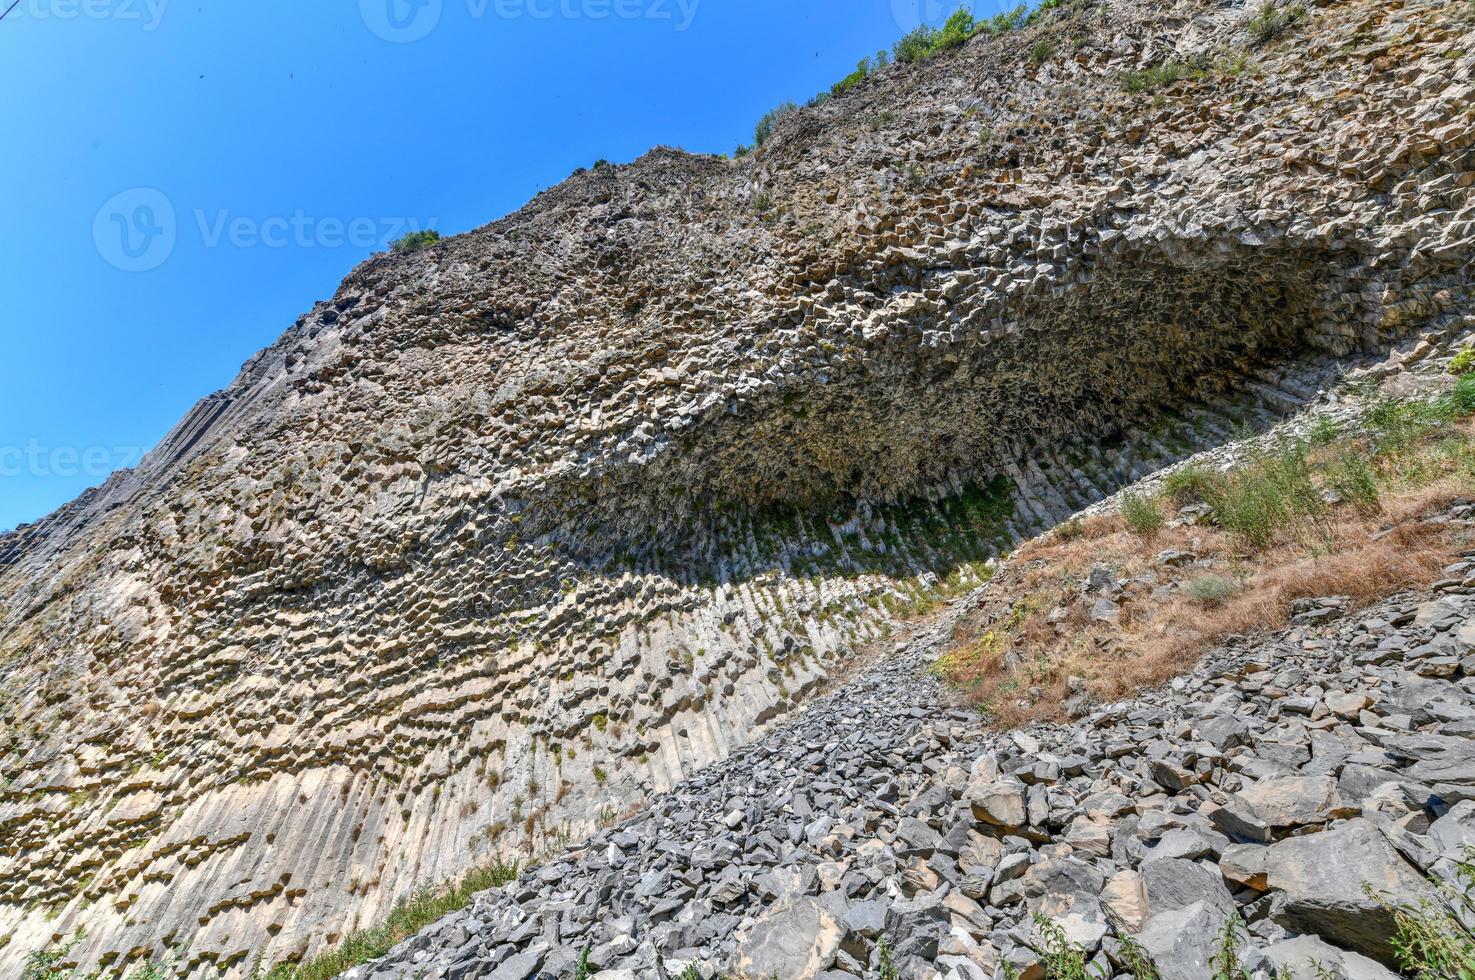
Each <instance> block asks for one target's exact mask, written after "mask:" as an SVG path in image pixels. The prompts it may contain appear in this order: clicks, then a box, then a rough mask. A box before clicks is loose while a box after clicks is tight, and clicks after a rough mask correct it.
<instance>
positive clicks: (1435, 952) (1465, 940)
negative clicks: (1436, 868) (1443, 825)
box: [1363, 844, 1475, 980]
mask: <svg viewBox="0 0 1475 980" xmlns="http://www.w3.org/2000/svg"><path fill="white" fill-rule="evenodd" d="M1463 850H1464V854H1465V859H1464V860H1462V861H1457V862H1455V881H1454V882H1453V883H1451V882H1444V881H1439V880H1437V879H1433V878H1431V879H1430V882H1429V883H1430V884H1431V885H1433V886H1434V888H1435V890H1436V891H1437V892H1438V894H1439V895H1440V898H1441V902H1440V904H1437V905H1436V904H1435V903H1433V902H1430V901H1428V900H1425V901H1423V902H1422V903H1420V904H1419V905H1418V906H1410V905H1400V904H1391V903H1389V902H1388V900H1387V898H1386V897H1385V896H1381V895H1379V894H1378V893H1377V892H1375V891H1374V890H1373V887H1372V886H1371V885H1364V886H1363V889H1364V891H1365V892H1366V893H1367V894H1368V896H1369V897H1370V898H1372V899H1373V900H1374V901H1380V902H1383V904H1384V907H1386V908H1388V909H1390V910H1391V911H1392V912H1393V920H1394V923H1395V925H1396V927H1397V928H1396V932H1395V934H1394V937H1393V940H1392V943H1391V945H1392V947H1393V954H1394V956H1396V957H1397V959H1398V965H1399V966H1400V967H1401V968H1402V969H1403V970H1404V972H1405V973H1408V974H1411V975H1413V976H1415V977H1419V978H1421V980H1423V978H1427V980H1434V978H1436V977H1438V978H1443V977H1456V978H1459V980H1470V978H1475V931H1472V930H1471V928H1470V927H1469V926H1468V925H1466V923H1467V922H1471V921H1475V848H1472V847H1471V846H1470V845H1469V844H1466V845H1465V846H1464V849H1463Z"/></svg>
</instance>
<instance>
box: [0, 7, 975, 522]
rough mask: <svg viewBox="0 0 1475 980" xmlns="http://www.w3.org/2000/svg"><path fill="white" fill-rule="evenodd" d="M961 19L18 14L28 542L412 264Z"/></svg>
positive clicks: (847, 10)
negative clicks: (260, 368) (355, 292)
mask: <svg viewBox="0 0 1475 980" xmlns="http://www.w3.org/2000/svg"><path fill="white" fill-rule="evenodd" d="M0 2H3V3H4V4H5V5H9V3H10V2H11V0H0ZM919 4H921V5H922V6H923V7H924V8H925V9H923V10H920V11H919V10H918V9H917V8H918V5H919ZM998 6H999V4H998V3H997V2H996V0H994V2H990V0H983V2H979V3H976V4H974V9H975V12H977V13H979V14H986V13H988V14H991V13H993V12H995V11H996V9H997V8H998ZM951 7H955V4H950V5H948V6H944V3H943V2H942V0H254V2H251V3H245V2H241V0H20V2H19V5H18V6H17V7H16V9H15V10H13V11H12V12H11V14H10V15H9V16H8V17H6V18H5V19H4V20H3V21H0V90H3V91H4V92H5V93H6V94H5V95H4V97H3V103H0V104H3V108H0V123H3V131H4V133H5V135H6V137H7V142H8V145H9V147H10V149H9V150H8V151H6V152H4V153H3V154H0V202H3V207H0V215H3V220H4V226H3V234H0V288H3V293H0V296H3V305H0V529H4V528H8V527H11V526H13V525H15V524H18V523H22V522H27V521H33V520H35V519H37V518H39V517H41V516H43V515H44V514H46V513H48V512H50V511H51V510H53V509H54V508H56V507H57V506H59V505H61V504H62V503H65V502H66V501H67V500H69V499H71V498H72V497H74V496H76V495H77V494H78V493H80V492H81V491H82V490H83V489H85V488H86V487H88V486H92V485H95V484H98V483H101V482H102V480H103V479H104V478H105V476H106V473H107V471H109V470H110V469H111V468H112V467H113V466H116V465H119V464H124V465H126V464H128V463H131V462H132V461H134V460H135V459H136V457H137V455H138V454H139V452H141V451H142V450H143V449H146V448H148V447H150V446H152V445H153V444H154V443H155V442H157V441H158V439H159V438H160V437H162V436H163V435H164V433H165V432H167V431H168V430H169V428H170V426H171V425H173V423H174V422H175V421H177V420H178V419H179V418H180V417H181V416H182V415H183V414H184V412H185V411H186V410H187V409H188V408H189V407H190V405H192V404H193V403H194V402H195V401H196V400H198V399H199V398H201V397H202V396H204V395H206V394H208V393H210V392H211V391H214V390H216V389H218V388H220V387H222V386H224V385H226V384H228V383H229V382H230V380H231V379H232V378H233V377H234V376H235V374H236V372H237V370H238V369H239V367H240V365H241V364H242V363H243V362H244V361H245V360H246V359H247V358H248V357H250V356H251V355H252V354H253V353H255V352H256V351H257V350H259V349H260V348H262V347H264V346H266V345H267V344H270V343H271V342H272V341H273V340H275V339H276V338H277V336H279V335H280V334H281V333H282V331H283V330H285V329H286V328H287V327H288V326H290V325H291V323H292V322H293V321H294V320H295V319H296V318H297V316H298V315H299V314H301V313H302V312H304V311H305V310H306V309H308V307H309V306H310V305H311V304H312V303H313V302H314V301H315V300H318V299H322V298H325V297H327V296H329V295H331V294H332V292H333V290H334V288H335V286H336V284H337V283H338V281H339V280H340V279H341V278H342V277H343V275H344V274H346V273H347V272H348V271H349V270H350V269H351V268H352V267H353V266H354V265H355V264H356V263H357V262H359V261H360V260H361V259H363V258H364V257H365V256H367V255H368V254H369V253H371V252H373V251H377V250H379V249H380V248H381V247H382V242H383V241H385V240H387V239H388V238H390V237H393V236H395V235H397V234H398V233H401V232H403V231H404V230H406V229H407V228H410V227H413V226H424V225H427V224H429V225H433V226H434V227H436V228H438V229H440V230H441V231H443V232H446V233H455V232H460V231H465V230H468V229H470V228H474V227H476V226H478V225H481V224H483V223H485V222H487V221H490V220H492V219H494V218H497V217H499V216H501V215H503V214H505V213H507V212H508V211H511V210H515V209H516V208H517V207H519V206H521V205H522V204H523V203H524V202H526V201H527V199H528V198H530V197H531V196H532V195H533V194H535V193H537V192H538V191H539V190H540V189H542V188H545V187H549V186H551V185H553V184H556V183H558V182H559V181H560V180H562V179H563V178H564V177H566V176H567V175H568V174H569V172H570V171H572V170H573V169H574V168H576V167H579V166H588V165H590V164H592V163H593V162H594V161H595V160H596V159H598V158H601V157H603V158H608V159H610V160H614V161H617V162H624V161H628V160H631V159H634V158H635V157H637V156H639V155H640V154H641V153H643V152H644V151H645V150H646V149H648V148H649V147H651V146H653V145H656V144H667V145H674V146H681V147H684V148H686V149H688V150H692V151H698V152H727V151H730V150H731V149H732V148H733V147H734V146H735V145H736V144H738V143H739V142H747V141H749V140H750V139H751V134H752V127H753V123H754V122H755V121H756V120H757V119H758V117H759V116H761V115H762V114H763V113H764V112H765V111H766V110H768V109H770V108H772V107H773V106H774V105H776V104H778V103H780V102H782V101H784V100H786V99H792V100H794V101H803V100H805V99H807V98H808V97H809V96H811V95H813V94H814V93H815V92H817V91H820V90H822V89H825V88H828V87H829V85H830V84H831V83H833V82H834V81H836V80H838V79H839V78H840V77H842V76H843V75H845V74H846V73H847V72H849V71H850V70H851V69H852V68H853V67H854V65H855V62H856V61H857V59H859V58H860V57H861V56H862V55H865V54H868V53H870V52H874V51H875V50H876V49H878V48H881V47H889V46H890V45H891V43H892V42H893V41H895V39H896V38H897V37H898V36H900V35H901V34H902V33H904V31H905V30H906V29H907V28H909V27H912V26H915V24H916V23H917V22H918V18H919V16H921V17H926V18H928V19H929V20H931V21H933V22H940V20H941V19H943V18H945V16H946V14H947V13H948V12H949V9H950V8H951ZM125 236H126V237H125Z"/></svg>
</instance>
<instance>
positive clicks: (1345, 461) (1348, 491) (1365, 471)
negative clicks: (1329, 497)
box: [1326, 449, 1382, 514]
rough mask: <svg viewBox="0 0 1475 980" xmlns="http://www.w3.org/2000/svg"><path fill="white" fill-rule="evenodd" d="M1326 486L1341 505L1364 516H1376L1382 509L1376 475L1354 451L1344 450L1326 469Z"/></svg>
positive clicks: (1365, 458)
mask: <svg viewBox="0 0 1475 980" xmlns="http://www.w3.org/2000/svg"><path fill="white" fill-rule="evenodd" d="M1326 486H1327V489H1328V490H1331V491H1332V492H1333V493H1335V494H1336V495H1337V497H1338V498H1340V499H1341V501H1342V502H1343V503H1345V504H1350V505H1351V506H1353V507H1355V508H1357V510H1359V511H1360V512H1362V513H1364V514H1376V513H1377V512H1378V511H1379V510H1381V509H1382V507H1381V504H1380V503H1379V494H1378V477H1377V474H1376V473H1374V472H1373V468H1372V465H1371V464H1370V463H1369V462H1368V460H1367V457H1366V456H1364V455H1363V454H1362V453H1360V452H1358V451H1356V450H1355V449H1346V450H1344V451H1343V452H1342V453H1341V454H1340V455H1339V456H1338V457H1337V458H1336V459H1335V460H1334V461H1333V462H1332V463H1331V465H1330V466H1328V467H1327V469H1326Z"/></svg>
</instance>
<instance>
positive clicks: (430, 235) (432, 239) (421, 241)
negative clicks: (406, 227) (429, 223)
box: [390, 228, 440, 254]
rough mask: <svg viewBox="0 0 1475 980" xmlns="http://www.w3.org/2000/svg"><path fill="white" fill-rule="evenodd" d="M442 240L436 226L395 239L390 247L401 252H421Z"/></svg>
mask: <svg viewBox="0 0 1475 980" xmlns="http://www.w3.org/2000/svg"><path fill="white" fill-rule="evenodd" d="M438 241H440V232H438V231H436V230H435V229H434V228H426V229H424V230H422V231H412V232H410V233H409V234H408V235H405V236H404V237H402V238H398V239H396V240H395V242H394V244H393V245H391V246H390V249H391V250H392V251H394V252H397V253H399V254H405V253H407V252H419V251H421V250H422V249H427V248H429V247H430V246H432V245H434V244H435V243H436V242H438Z"/></svg>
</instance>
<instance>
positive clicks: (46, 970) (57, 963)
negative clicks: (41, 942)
mask: <svg viewBox="0 0 1475 980" xmlns="http://www.w3.org/2000/svg"><path fill="white" fill-rule="evenodd" d="M81 941H82V933H81V932H80V931H79V932H77V933H76V934H74V935H73V936H72V938H71V939H69V940H68V941H67V942H66V944H65V945H63V946H58V947H57V948H56V949H38V950H35V951H33V952H32V953H30V954H29V955H28V956H27V957H26V962H25V965H24V966H23V967H22V968H21V975H20V980H67V977H68V976H70V974H71V971H70V970H67V971H63V970H62V967H61V964H62V961H63V960H65V959H66V958H67V957H68V956H70V955H71V953H72V950H73V949H76V947H77V944H78V943H80V942H81Z"/></svg>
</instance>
